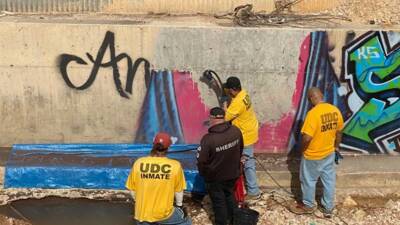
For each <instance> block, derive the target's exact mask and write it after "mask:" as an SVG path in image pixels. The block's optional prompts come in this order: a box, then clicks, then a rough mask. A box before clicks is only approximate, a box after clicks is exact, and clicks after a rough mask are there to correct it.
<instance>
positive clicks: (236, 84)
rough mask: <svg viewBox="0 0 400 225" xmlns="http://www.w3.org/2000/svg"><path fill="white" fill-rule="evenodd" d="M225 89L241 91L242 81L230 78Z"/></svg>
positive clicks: (224, 85) (225, 84)
mask: <svg viewBox="0 0 400 225" xmlns="http://www.w3.org/2000/svg"><path fill="white" fill-rule="evenodd" d="M223 88H228V89H241V88H242V86H241V85H240V80H239V78H237V77H228V79H227V80H226V82H225V83H224V84H223Z"/></svg>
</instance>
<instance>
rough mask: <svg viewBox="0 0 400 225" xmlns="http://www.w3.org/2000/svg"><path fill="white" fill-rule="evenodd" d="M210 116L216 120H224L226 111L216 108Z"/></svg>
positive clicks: (211, 111)
mask: <svg viewBox="0 0 400 225" xmlns="http://www.w3.org/2000/svg"><path fill="white" fill-rule="evenodd" d="M210 116H211V117H213V118H215V119H224V118H225V111H224V110H223V109H222V108H221V107H214V108H212V109H211V110H210Z"/></svg>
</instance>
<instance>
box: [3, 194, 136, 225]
mask: <svg viewBox="0 0 400 225" xmlns="http://www.w3.org/2000/svg"><path fill="white" fill-rule="evenodd" d="M11 206H12V207H10V205H6V206H1V207H0V214H3V215H6V216H8V217H14V218H18V219H22V218H21V216H20V215H18V213H20V214H22V215H23V217H25V218H26V219H28V220H29V222H30V223H32V225H135V223H134V222H133V219H132V204H131V203H127V202H110V201H98V200H88V199H67V198H57V197H48V198H44V199H28V200H19V201H15V202H13V203H11ZM12 208H15V209H16V210H17V211H18V212H15V211H14V210H13V209H12Z"/></svg>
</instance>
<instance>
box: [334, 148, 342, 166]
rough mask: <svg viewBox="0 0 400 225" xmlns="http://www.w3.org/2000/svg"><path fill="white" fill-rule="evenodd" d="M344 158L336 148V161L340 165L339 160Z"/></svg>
mask: <svg viewBox="0 0 400 225" xmlns="http://www.w3.org/2000/svg"><path fill="white" fill-rule="evenodd" d="M342 159H343V156H342V154H340V152H339V151H338V150H335V163H336V165H339V161H340V160H342Z"/></svg>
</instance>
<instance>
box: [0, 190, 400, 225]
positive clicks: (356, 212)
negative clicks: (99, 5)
mask: <svg viewBox="0 0 400 225" xmlns="http://www.w3.org/2000/svg"><path fill="white" fill-rule="evenodd" d="M46 196H62V197H69V198H81V197H85V198H89V199H93V200H100V199H101V200H104V199H106V200H110V201H112V200H114V201H115V200H116V199H119V200H120V201H121V200H123V201H127V202H129V201H130V199H129V194H128V193H127V192H125V191H94V190H46V191H43V190H40V189H31V190H18V189H14V190H7V191H4V190H1V191H0V204H2V205H5V204H8V203H9V202H10V201H15V200H18V199H27V198H44V197H46ZM192 199H193V198H190V197H189V196H187V197H186V199H185V202H186V204H187V206H188V211H189V214H190V215H191V217H192V219H193V224H194V225H207V224H212V223H211V219H210V218H212V217H213V215H212V210H211V203H210V200H209V198H208V197H205V198H203V199H202V200H192ZM293 201H294V200H293V198H292V197H291V196H289V194H287V193H286V192H284V191H280V190H274V191H272V192H266V193H265V194H264V195H263V198H262V200H260V201H258V202H252V203H250V207H251V208H252V209H254V210H256V211H258V212H259V213H260V217H259V222H258V224H260V225H280V224H282V225H283V224H285V225H287V224H293V225H295V224H298V225H303V224H307V225H331V224H342V225H347V224H354V225H356V224H357V225H372V224H382V225H383V224H384V225H398V224H400V192H398V193H397V194H392V195H389V196H381V197H368V196H357V195H353V196H349V195H348V196H343V197H340V199H339V200H338V203H337V207H336V210H335V212H334V216H333V218H332V219H325V218H323V215H322V213H321V212H319V211H316V212H315V213H314V214H313V215H304V216H303V215H302V216H299V215H295V214H293V213H291V212H290V211H289V210H288V209H287V207H288V205H290V204H293ZM16 214H18V212H16ZM23 218H24V216H23V215H19V216H16V217H8V216H5V215H1V216H0V224H1V225H30V223H29V222H28V221H24V219H23ZM114 225H118V224H114Z"/></svg>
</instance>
